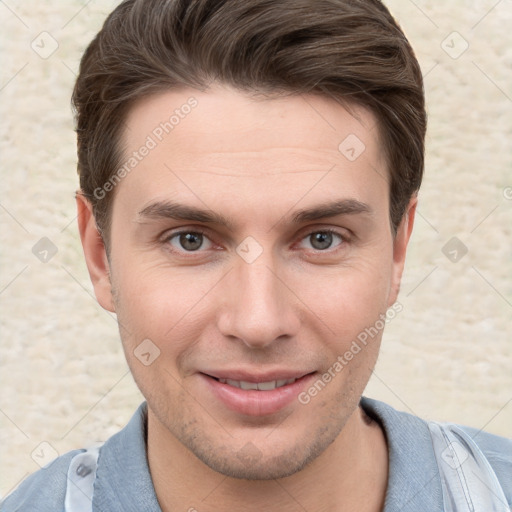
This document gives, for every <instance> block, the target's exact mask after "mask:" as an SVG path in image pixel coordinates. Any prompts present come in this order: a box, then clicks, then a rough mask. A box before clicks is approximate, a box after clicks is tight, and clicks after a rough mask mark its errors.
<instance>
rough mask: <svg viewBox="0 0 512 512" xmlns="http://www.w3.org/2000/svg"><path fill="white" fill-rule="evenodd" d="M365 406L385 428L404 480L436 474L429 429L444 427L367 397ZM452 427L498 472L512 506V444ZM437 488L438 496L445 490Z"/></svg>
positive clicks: (482, 433) (506, 440)
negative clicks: (430, 426) (434, 425)
mask: <svg viewBox="0 0 512 512" xmlns="http://www.w3.org/2000/svg"><path fill="white" fill-rule="evenodd" d="M361 406H362V407H363V409H364V410H365V411H366V412H367V413H369V414H370V415H371V416H372V417H373V418H374V419H377V420H378V421H379V422H380V424H381V425H382V427H383V429H384V431H385V433H386V437H387V439H388V444H389V448H390V457H391V462H394V463H395V464H394V466H395V467H394V470H395V473H397V474H399V476H400V479H403V480H404V481H406V480H410V479H412V476H410V475H411V468H414V469H415V471H413V473H415V472H418V473H420V472H421V471H423V472H425V474H428V475H430V474H432V473H433V471H434V469H435V468H436V466H437V464H436V463H435V460H436V456H435V453H434V447H433V442H432V437H431V433H430V429H429V425H431V424H438V425H441V424H440V423H436V422H429V421H426V420H424V419H422V418H419V417H418V416H415V415H414V414H410V413H408V412H404V411H398V410H396V409H394V408H393V407H391V406H390V405H388V404H386V403H384V402H380V401H378V400H374V399H371V398H367V397H363V398H362V400H361ZM446 425H447V424H446ZM450 425H453V426H455V427H457V428H458V429H459V430H461V431H462V432H463V433H464V434H465V435H466V437H467V438H468V439H469V440H471V442H472V443H473V444H475V445H476V446H477V447H478V449H479V450H480V452H481V453H482V454H483V456H484V457H485V458H486V459H487V461H488V463H489V465H490V466H491V468H492V470H493V471H494V474H495V475H496V477H497V479H498V481H499V483H500V485H501V487H502V489H503V493H504V495H505V497H506V499H507V500H508V503H509V504H512V440H511V439H508V438H505V437H501V436H498V435H494V434H490V433H488V432H484V431H482V430H478V429H476V428H473V427H468V426H465V425H458V424H450ZM425 468H426V469H427V470H428V471H427V470H426V469H425ZM398 480H399V479H398V478H397V479H396V481H398ZM437 487H438V489H437V490H436V491H435V492H439V491H440V490H441V488H440V486H437Z"/></svg>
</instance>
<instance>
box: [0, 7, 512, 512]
mask: <svg viewBox="0 0 512 512" xmlns="http://www.w3.org/2000/svg"><path fill="white" fill-rule="evenodd" d="M73 102H74V105H75V108H76V112H77V134H78V168H79V174H80V190H79V192H78V194H77V205H78V212H79V230H80V235H81V240H82V244H83V248H84V253H85V257H86V262H87V266H88V269H89V273H90V276H91V279H92V283H93V285H94V289H95V293H96V296H97V298H98V301H99V302H100V304H101V305H102V306H103V307H104V308H105V309H107V310H109V311H112V312H115V313H116V315H117V318H118V322H119V329H120V335H121V339H122V343H123V347H124V351H125V355H126V358H127V361H128V364H129V365H130V368H131V371H132V374H133V376H134V379H135V381H136V382H137V384H138V386H139V388H140V389H141V391H142V393H143V395H144V396H145V398H146V401H147V402H145V403H144V404H142V405H141V407H140V408H139V410H138V411H137V412H136V413H135V415H134V417H133V419H132V420H131V422H130V423H129V424H128V426H127V427H126V428H125V429H123V430H122V431H121V432H120V433H118V434H116V435H115V436H113V437H112V438H110V439H109V440H107V441H106V443H105V444H104V445H102V446H100V447H95V448H91V449H89V450H87V451H85V450H76V451H73V452H70V453H68V454H66V455H63V456H61V457H59V458H58V459H56V460H55V461H54V462H53V463H51V464H50V465H49V466H48V467H46V468H45V469H42V470H41V471H39V472H38V473H36V474H35V475H33V476H31V477H29V478H28V479H27V480H26V481H25V482H23V483H22V484H21V486H20V487H19V488H18V489H17V490H16V491H15V492H14V493H13V494H11V496H9V497H8V498H7V499H6V500H5V501H4V503H3V505H2V510H5V511H11V510H37V511H46V510H48V511H50V510H52V511H54V510H66V511H77V510H81V511H87V510H94V511H124V510H134V511H142V510H148V511H150V510H151V511H158V510H162V511H164V512H166V511H171V510H172V511H174V510H183V511H186V510H189V511H193V510H197V511H199V512H202V511H231V510H237V509H243V510H250V511H261V510H268V511H273V510H279V511H280V512H281V511H285V512H286V511H292V510H307V511H309V512H315V511H324V510H329V511H330V510H336V511H353V510H357V511H362V512H376V511H383V510H384V511H385V512H395V511H427V510H428V511H429V512H431V511H439V512H441V511H445V510H446V511H447V510H457V511H461V510H475V511H486V512H489V511H491V510H496V511H506V510H509V509H510V505H511V503H512V478H511V475H512V442H511V441H509V440H507V439H504V438H500V437H497V436H493V435H490V434H486V433H482V432H478V431H476V430H474V429H470V428H467V427H458V426H453V425H441V424H437V423H427V422H425V421H423V420H421V419H419V418H416V417H413V416H411V415H408V414H405V413H401V412H398V411H395V410H394V409H392V408H391V407H389V406H387V405H386V404H383V403H381V402H378V401H375V400H370V399H367V398H364V397H363V398H362V394H363V392H364V389H365V386H366V384H367V382H368V379H369V377H370V375H371V372H372V369H373V367H374V365H375V362H376V360H377V356H378V351H379V345H380V339H381V336H382V331H383V328H384V326H385V323H386V320H387V319H388V318H389V317H390V315H392V314H396V312H397V311H399V310H400V306H399V303H397V302H396V300H397V296H398V293H399V287H400V279H401V274H402V270H403V266H404V261H405V255H406V248H407V243H408V241H409V237H410V235H411V231H412V228H413V223H414V214H415V209H416V204H417V191H418V189H419V187H420V184H421V179H422V173H423V165H424V164H423V153H424V137H425V129H426V114H425V108H424V95H423V84H422V77H421V72H420V69H419V66H418V63H417V61H416V59H415V57H414V54H413V51H412V49H411V48H410V46H409V44H408V42H407V40H406V38H405V36H404V35H403V33H402V32H401V30H400V29H399V27H398V26H397V24H396V22H395V21H394V20H393V18H392V17H391V15H390V14H389V12H388V11H387V9H386V8H385V7H384V6H383V5H382V4H381V3H380V2H379V1H377V0H361V1H348V0H314V1H313V0H273V1H271V2H269V1H267V0H251V1H250V2H248V1H241V0H217V1H213V0H191V1H178V0H167V1H166V0H144V1H142V0H127V1H125V2H123V3H122V4H121V5H119V7H117V8H116V10H115V11H114V12H113V13H112V14H111V15H110V16H109V17H108V19H107V21H106V23H105V25H104V27H103V29H102V31H101V32H100V33H99V34H98V36H97V37H96V38H95V39H94V41H93V42H92V43H91V45H90V46H89V48H88V49H87V51H86V52H85V55H84V57H83V59H82V63H81V67H80V74H79V76H78V79H77V82H76V86H75V90H74V94H73ZM369 333H371V334H369ZM365 334H366V335H365Z"/></svg>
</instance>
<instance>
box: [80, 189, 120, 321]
mask: <svg viewBox="0 0 512 512" xmlns="http://www.w3.org/2000/svg"><path fill="white" fill-rule="evenodd" d="M76 206H77V210H78V229H79V231H80V239H81V240H82V247H83V249H84V255H85V262H86V263H87V269H88V270H89V276H90V277H91V281H92V285H93V287H94V293H95V295H96V298H97V299H98V302H99V303H100V305H101V306H102V307H103V308H104V309H106V310H107V311H112V312H115V308H114V301H113V300H112V285H111V283H110V267H109V262H108V259H107V252H106V250H105V244H104V243H103V239H102V238H101V235H100V233H99V231H98V228H97V226H96V219H95V218H94V213H93V211H92V205H91V202H90V201H89V200H88V199H87V198H85V197H84V196H83V194H82V193H81V192H77V194H76Z"/></svg>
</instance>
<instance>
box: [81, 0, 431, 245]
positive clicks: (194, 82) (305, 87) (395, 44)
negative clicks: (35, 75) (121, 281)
mask: <svg viewBox="0 0 512 512" xmlns="http://www.w3.org/2000/svg"><path fill="white" fill-rule="evenodd" d="M214 81H216V82H220V83H224V84H228V85H231V86H234V87H235V88H237V89H239V90H243V91H248V92H251V91H252V92H260V93H264V94H269V93H271V94H307V93H316V94H321V95H324V96H330V97H332V98H335V99H337V100H338V101H340V102H342V103H343V104H348V105H350V104H355V105H360V106H363V107H365V108H367V109H369V110H370V111H371V112H372V113H373V114H374V115H375V117H376V119H377V122H378V128H379V134H380V140H381V141H382V145H383V149H384V151H385V153H386V157H387V163H388V167H389V174H390V184H389V188H390V204H391V206H390V222H391V225H392V227H393V230H394V231H395V232H396V228H397V226H398V224H399V223H400V220H401V219H402V217H403V214H404V212H405V209H406V207H407V204H408V201H409V200H410V198H411V197H412V195H413V194H414V193H415V192H416V191H417V190H418V189H419V187H420V184H421V180H422V176H423V167H424V140H425V131H426V123H427V116H426V112H425V100H424V90H423V79H422V74H421V70H420V67H419V64H418V62H417V60H416V57H415V56H414V52H413V50H412V48H411V46H410V45H409V42H408V41H407V39H406V37H405V35H404V34H403V32H402V31H401V29H400V27H399V26H398V24H397V23H396V21H395V20H394V18H393V17H392V16H391V14H390V13H389V11H388V10H387V8H386V7H385V6H384V5H383V4H382V2H381V1H379V0H125V1H123V2H122V3H121V4H120V5H119V6H118V7H117V8H116V9H115V10H114V11H113V12H112V13H111V14H110V15H109V16H108V18H107V20H106V21H105V23H104V25H103V28H102V29H101V31H100V32H99V33H98V34H97V36H96V37H95V38H94V40H93V41H92V42H91V43H90V45H89V46H88V48H87V50H86V51H85V53H84V55H83V57H82V60H81V63H80V72H79V75H78V78H77V81H76V84H75V88H74V91H73V97H72V103H73V106H74V108H75V111H76V130H77V139H78V172H79V175H80V187H81V191H82V193H83V194H84V195H85V196H86V197H87V198H88V199H89V200H90V201H91V203H92V206H93V209H94V215H95V218H96V222H97V225H98V227H99V229H100V230H101V231H102V232H103V235H104V237H106V238H107V242H108V228H109V218H110V212H111V204H112V197H113V192H109V193H108V194H102V196H101V197H98V194H97V193H95V191H97V190H102V189H103V188H102V187H103V186H104V184H105V183H107V182H108V181H109V180H110V179H111V178H112V176H113V175H114V173H115V172H116V170H117V169H118V167H119V165H120V164H121V162H122V147H121V144H120V141H121V137H122V135H123V127H124V124H123V123H124V119H125V118H126V115H127V112H128V110H129V108H130V107H131V106H132V105H133V103H134V102H135V101H136V100H138V99H140V98H141V97H144V96H147V95H149V94H153V93H156V92H161V91H163V90H170V89H173V88H177V87H183V86H185V87H192V88H197V89H201V90H203V89H205V88H207V87H208V85H209V84H211V83H212V82H214ZM340 142H341V141H340Z"/></svg>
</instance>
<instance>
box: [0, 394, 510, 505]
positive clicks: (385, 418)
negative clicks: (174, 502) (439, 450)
mask: <svg viewBox="0 0 512 512" xmlns="http://www.w3.org/2000/svg"><path fill="white" fill-rule="evenodd" d="M361 405H362V407H363V409H364V410H365V412H366V413H367V414H368V415H369V416H370V417H372V418H374V419H375V420H376V421H378V422H379V423H380V424H381V425H382V427H383V430H384V432H385V435H386V438H387V442H388V449H389V479H388V487H387V493H386V500H385V507H384V511H383V512H427V511H428V512H444V511H445V507H444V505H443V490H442V484H441V477H440V473H439V466H438V464H437V462H436V457H435V454H434V449H433V444H432V437H431V434H430V431H429V427H428V423H427V422H426V421H424V420H422V419H420V418H418V417H416V416H413V415H411V414H408V413H404V412H399V411H397V410H395V409H393V408H392V407H390V406H389V405H387V404H385V403H383V402H379V401H377V400H372V399H369V398H365V397H363V398H362V399H361ZM146 426H147V404H146V403H145V402H144V403H142V404H141V405H140V407H139V408H138V409H137V411H136V413H135V414H134V415H133V417H132V419H131V420H130V422H129V423H128V424H127V425H126V427H125V428H123V429H122V430H121V431H120V432H118V433H117V434H115V435H114V436H112V437H111V438H110V439H108V440H107V441H106V443H105V444H104V445H103V446H102V447H101V450H100V454H99V459H98V469H97V474H96V480H95V481H94V489H93V490H94V494H93V503H92V504H93V507H92V509H93V511H94V512H96V511H97V512H127V511H128V512H129V511H136V512H161V509H160V507H159V505H158V501H157V499H156V494H155V490H154V487H153V482H152V480H151V476H150V473H149V467H148V462H147V456H146ZM460 428H461V429H462V430H463V432H465V433H466V434H468V435H469V436H470V437H471V438H473V440H474V441H475V442H476V443H477V444H478V446H479V447H480V449H481V450H482V452H483V453H484V454H485V456H486V458H487V460H488V461H489V463H490V465H491V467H492V469H493V470H494V473H495V474H496V476H497V477H498V480H499V482H500V484H501V487H502V489H503V492H504V495H505V497H506V500H508V507H511V510H512V440H509V439H506V438H503V437H499V436H495V435H492V434H489V433H486V432H481V431H478V430H476V429H473V428H470V427H460ZM81 452H83V450H74V451H72V452H69V453H67V454H65V455H62V456H60V457H58V458H57V459H56V460H55V461H53V462H52V463H51V464H50V465H49V466H47V467H46V468H43V469H41V470H39V471H38V472H36V473H34V474H33V475H31V476H30V477H28V478H27V479H26V480H25V481H24V482H22V484H21V485H20V486H19V487H18V489H16V490H15V491H14V492H13V493H12V494H11V495H9V496H8V497H7V498H6V499H5V500H4V501H3V502H2V504H1V506H0V511H1V512H15V511H20V512H64V500H65V494H66V487H67V474H68V468H69V465H70V462H71V460H72V459H73V457H74V456H76V455H77V454H79V453H81ZM190 507H192V508H196V509H197V510H201V503H200V502H199V501H198V503H192V502H191V504H190ZM489 512H491V511H489Z"/></svg>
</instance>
